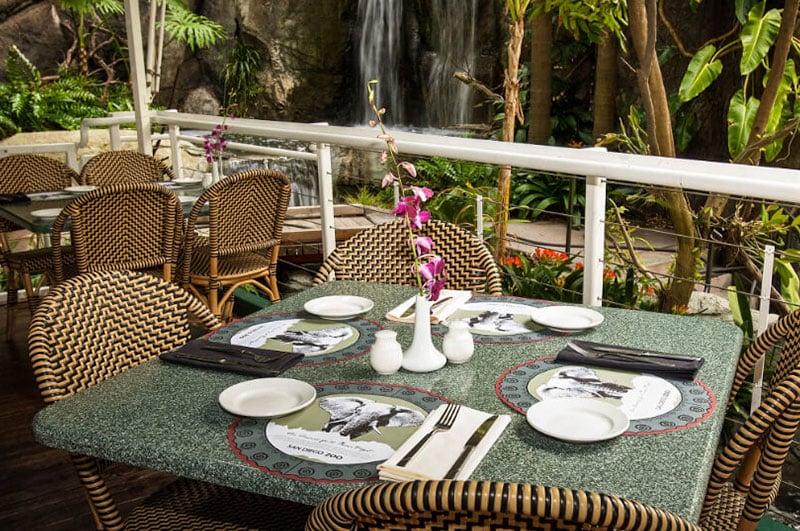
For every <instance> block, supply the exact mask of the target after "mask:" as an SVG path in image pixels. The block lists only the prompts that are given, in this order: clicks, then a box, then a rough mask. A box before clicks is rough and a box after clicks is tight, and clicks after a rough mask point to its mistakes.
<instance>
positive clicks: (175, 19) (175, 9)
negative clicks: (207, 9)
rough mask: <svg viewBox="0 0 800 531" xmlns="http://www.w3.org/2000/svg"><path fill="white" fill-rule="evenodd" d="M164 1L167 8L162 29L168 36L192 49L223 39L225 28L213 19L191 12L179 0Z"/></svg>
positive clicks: (211, 44)
mask: <svg viewBox="0 0 800 531" xmlns="http://www.w3.org/2000/svg"><path fill="white" fill-rule="evenodd" d="M165 1H166V2H167V6H168V7H169V9H168V10H167V16H166V19H165V20H164V29H165V30H166V31H167V33H168V34H169V36H170V38H173V39H176V40H178V41H180V42H182V43H184V44H186V45H187V46H188V47H189V49H190V50H192V51H195V50H197V49H198V48H206V47H208V46H213V45H214V44H216V43H217V42H219V41H222V40H225V36H226V34H225V28H223V27H222V26H220V25H219V24H217V23H216V22H214V21H213V20H211V19H208V18H206V17H204V16H202V15H198V14H196V13H193V12H192V11H190V10H189V9H188V8H187V7H186V4H184V3H183V2H182V1H181V0H165Z"/></svg>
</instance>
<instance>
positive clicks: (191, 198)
mask: <svg viewBox="0 0 800 531" xmlns="http://www.w3.org/2000/svg"><path fill="white" fill-rule="evenodd" d="M178 201H180V202H181V203H194V202H195V201H197V197H195V196H193V195H179V196H178Z"/></svg>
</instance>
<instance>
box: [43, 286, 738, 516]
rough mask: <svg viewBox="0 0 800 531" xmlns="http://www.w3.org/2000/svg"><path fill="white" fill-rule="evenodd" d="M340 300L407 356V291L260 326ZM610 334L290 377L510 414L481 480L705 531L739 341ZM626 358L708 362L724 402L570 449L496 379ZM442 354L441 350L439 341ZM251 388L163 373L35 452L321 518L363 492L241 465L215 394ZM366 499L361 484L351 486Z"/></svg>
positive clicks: (147, 369) (612, 320) (187, 373)
mask: <svg viewBox="0 0 800 531" xmlns="http://www.w3.org/2000/svg"><path fill="white" fill-rule="evenodd" d="M336 294H352V295H361V296H364V297H368V298H370V299H372V300H373V301H374V302H375V306H374V308H373V309H372V310H371V311H370V312H369V313H368V314H367V315H366V316H365V317H366V318H368V319H372V320H375V321H380V322H382V323H383V324H384V325H385V326H386V327H387V328H390V329H393V330H397V332H398V339H399V341H400V342H401V343H402V344H403V345H404V346H407V345H408V344H409V343H410V340H411V332H412V326H411V325H407V324H399V323H394V322H389V321H385V320H384V319H383V316H384V315H385V314H386V312H387V311H389V310H390V309H391V308H393V307H394V306H396V305H397V304H399V303H400V302H402V301H403V300H405V299H406V298H408V297H409V296H410V295H412V294H413V290H411V289H410V288H405V287H399V286H388V285H378V284H365V283H356V282H331V283H328V284H325V285H322V286H319V287H316V288H313V289H310V290H308V291H305V292H303V293H299V294H296V295H294V296H292V297H290V298H288V299H286V300H284V301H283V302H281V303H279V304H277V305H274V306H271V307H269V308H267V309H265V310H263V311H262V313H270V312H278V311H283V312H285V311H289V310H297V309H300V308H302V305H303V303H305V302H306V301H308V300H310V299H312V298H315V297H319V296H323V295H336ZM598 311H600V312H601V313H602V314H603V315H604V316H605V321H604V322H603V323H602V324H601V325H600V326H599V327H597V328H596V329H592V330H590V331H586V332H582V333H580V334H573V335H572V336H569V335H563V336H562V335H559V336H555V337H553V338H551V339H548V340H545V341H537V342H528V343H516V344H489V343H476V345H475V347H476V348H475V354H474V356H473V357H472V359H470V360H469V361H468V362H467V363H465V364H463V365H447V366H445V367H444V368H443V369H441V370H438V371H435V372H432V373H424V374H419V373H410V372H406V371H403V370H401V371H400V372H398V373H396V374H394V375H391V376H380V375H378V374H377V373H375V372H374V371H373V370H372V369H371V368H370V366H369V360H368V356H366V355H365V356H360V357H357V358H354V359H350V360H347V361H343V362H339V363H332V364H328V365H321V366H312V367H305V368H293V369H290V370H288V371H287V372H286V373H285V374H284V376H286V377H290V378H296V379H300V380H305V381H308V382H310V383H321V382H333V381H369V382H376V381H378V382H386V383H391V384H399V385H408V386H413V387H416V388H420V389H429V390H431V391H433V392H434V393H437V394H439V395H442V396H444V397H447V398H449V399H451V400H453V401H456V402H459V403H462V404H465V405H468V406H470V407H473V408H475V409H480V410H483V411H487V412H494V413H507V414H510V415H511V418H512V422H511V424H510V425H509V426H508V428H507V429H506V431H505V432H504V434H503V436H502V437H501V438H500V440H499V441H498V442H497V443H496V445H495V446H494V448H493V449H492V451H491V452H490V453H489V455H488V456H487V457H486V459H484V461H483V462H482V463H481V464H480V466H479V467H478V469H477V470H476V471H475V473H474V474H473V476H472V477H473V479H485V480H501V481H514V482H528V483H538V484H545V485H558V486H563V487H570V488H582V489H588V490H594V491H601V492H605V493H608V494H614V495H618V496H624V497H628V498H632V499H636V500H639V501H643V502H647V503H652V504H654V505H656V506H659V507H662V508H664V509H668V510H671V511H673V512H675V513H677V514H680V515H682V516H685V517H688V518H690V519H693V520H696V519H697V517H698V516H699V513H700V507H701V503H702V499H703V496H704V494H705V486H706V482H707V478H708V474H709V471H710V467H711V464H712V461H713V458H714V454H715V449H716V446H717V441H718V437H719V433H720V430H721V427H722V421H723V416H724V413H725V411H724V406H725V404H726V401H727V398H728V392H729V389H730V385H731V382H732V379H733V373H734V370H735V366H736V359H737V357H738V353H739V348H740V344H741V333H740V331H739V329H738V328H737V327H736V326H734V325H732V324H729V323H724V322H721V321H717V320H711V319H705V318H699V317H687V316H675V315H663V314H656V313H648V312H639V311H631V310H620V309H614V308H599V309H598ZM570 337H573V338H574V337H580V338H581V339H585V340H588V341H599V342H606V343H615V344H623V345H628V346H634V347H642V348H651V349H654V350H659V351H667V352H681V353H685V354H691V355H698V356H703V357H705V360H706V361H705V364H704V365H703V367H702V368H701V369H700V371H699V373H698V375H697V378H698V379H700V380H702V381H703V382H704V383H705V384H706V385H707V386H708V387H709V388H710V389H711V391H712V392H713V393H714V395H715V398H716V400H717V406H716V409H715V410H714V411H713V413H712V414H711V415H710V416H709V417H708V418H707V419H705V420H704V421H703V422H700V423H699V424H696V425H693V426H691V427H688V428H686V429H682V430H679V431H674V432H669V433H661V434H656V435H647V436H622V437H617V438H615V439H612V440H609V441H604V442H597V443H591V444H573V443H568V442H562V441H559V440H556V439H552V438H549V437H547V436H545V435H542V434H540V433H538V432H536V431H535V430H533V429H532V428H531V427H530V426H529V425H528V424H527V422H526V420H525V418H524V416H523V415H521V414H519V413H517V412H514V411H513V410H512V409H511V408H509V407H508V406H507V405H506V404H504V403H503V402H502V401H501V400H500V398H498V396H497V394H496V392H495V384H496V382H497V379H498V377H499V376H500V375H501V374H502V373H503V372H504V371H506V370H507V369H508V368H510V367H512V366H514V365H517V364H519V363H521V362H524V361H526V360H530V359H534V358H540V357H545V356H554V355H555V354H556V353H557V352H558V351H559V350H560V349H561V348H562V347H563V346H564V345H565V344H566V342H567V341H568V340H569V339H570ZM434 342H436V343H437V344H438V345H440V344H441V337H439V336H435V337H434ZM246 379H248V378H247V377H246V376H239V375H236V374H232V373H226V372H216V371H208V370H203V369H195V368H188V367H183V366H177V365H173V364H169V363H166V362H162V361H160V360H153V361H151V362H148V363H145V364H143V365H141V366H139V367H135V368H133V369H131V370H129V371H127V372H125V373H123V374H121V375H118V376H116V377H114V378H111V379H109V380H107V381H105V382H103V383H101V384H99V385H97V386H95V387H93V388H91V389H89V390H87V391H85V392H82V393H80V394H78V395H76V396H74V397H71V398H69V399H67V400H64V401H63V402H59V403H56V404H52V405H50V406H48V407H46V408H45V409H43V410H42V411H40V412H39V413H38V414H37V415H36V417H35V418H34V422H33V429H34V433H35V436H36V439H37V441H39V442H40V443H42V444H44V445H47V446H51V447H54V448H61V449H65V450H69V451H72V452H77V453H83V454H88V455H93V456H97V457H102V458H106V459H109V460H111V461H120V462H124V463H128V464H131V465H135V466H141V467H145V468H151V469H157V470H163V471H166V472H171V473H174V474H179V475H184V476H187V477H191V478H195V479H200V480H206V481H210V482H215V483H220V484H225V485H229V486H232V487H237V488H241V489H244V490H249V491H253V492H258V493H263V494H269V495H273V496H278V497H282V498H286V499H290V500H294V501H298V502H302V503H307V504H316V503H318V502H319V501H321V500H322V499H323V498H325V497H327V496H330V495H332V494H335V493H337V492H339V491H341V490H343V489H348V488H352V487H353V486H354V484H352V483H351V484H332V483H323V482H318V483H313V482H312V483H309V482H300V481H295V480H291V479H287V478H283V477H280V476H276V475H272V474H268V473H265V472H263V471H260V470H258V469H256V468H254V467H251V466H249V465H247V464H246V463H244V462H243V461H242V460H240V459H239V458H238V457H237V456H236V455H235V454H234V452H233V451H232V449H231V447H230V445H229V442H228V438H227V437H228V428H229V426H230V425H231V423H232V421H233V420H234V417H233V416H232V415H230V414H228V413H226V412H225V411H224V410H223V409H222V408H221V407H220V406H219V404H218V401H217V397H218V395H219V393H220V392H221V391H222V390H224V389H225V388H227V387H228V386H230V385H232V384H235V383H237V382H240V381H243V380H246ZM355 485H357V484H355Z"/></svg>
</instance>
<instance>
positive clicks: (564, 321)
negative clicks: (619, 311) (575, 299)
mask: <svg viewBox="0 0 800 531" xmlns="http://www.w3.org/2000/svg"><path fill="white" fill-rule="evenodd" d="M531 319H533V320H534V322H536V323H538V324H540V325H543V326H546V327H547V328H550V329H552V330H556V331H558V332H575V331H577V330H586V329H587V328H594V327H595V326H597V325H599V324H600V323H602V322H603V314H601V313H598V312H596V311H594V310H590V309H589V308H583V307H581V306H545V307H542V308H534V309H532V310H531Z"/></svg>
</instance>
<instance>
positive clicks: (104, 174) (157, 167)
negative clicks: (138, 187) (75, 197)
mask: <svg viewBox="0 0 800 531" xmlns="http://www.w3.org/2000/svg"><path fill="white" fill-rule="evenodd" d="M174 178H175V175H174V174H173V173H172V169H171V168H169V167H168V166H166V165H165V164H163V163H162V162H160V161H159V160H158V159H156V158H155V157H153V156H151V155H145V154H144V153H139V152H138V151H106V152H104V153H100V154H98V155H95V156H94V157H92V158H90V159H89V160H88V161H86V164H84V165H83V169H82V170H81V173H80V178H79V181H80V184H93V185H95V186H105V185H107V184H122V183H154V182H158V181H171V180H172V179H174Z"/></svg>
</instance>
